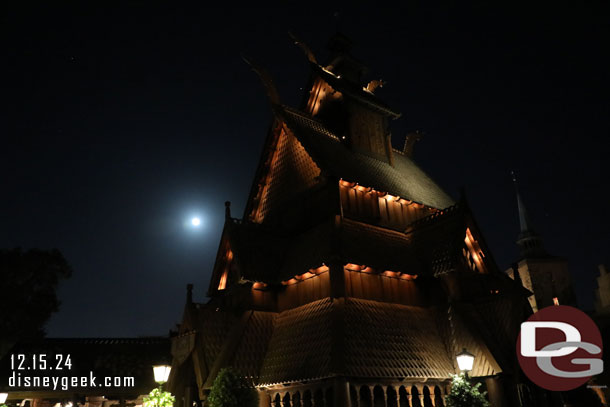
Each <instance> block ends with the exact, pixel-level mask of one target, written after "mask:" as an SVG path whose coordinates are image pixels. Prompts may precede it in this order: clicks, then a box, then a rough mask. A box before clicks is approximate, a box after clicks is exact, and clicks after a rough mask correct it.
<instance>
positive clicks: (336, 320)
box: [200, 298, 500, 386]
mask: <svg viewBox="0 0 610 407" xmlns="http://www.w3.org/2000/svg"><path fill="white" fill-rule="evenodd" d="M204 313H205V312H204ZM217 313H219V314H222V313H223V311H220V312H217ZM206 315H207V313H206ZM452 323H453V328H450V323H449V321H448V316H447V311H446V310H445V309H440V308H424V307H415V306H407V305H400V304H391V303H382V302H377V301H371V300H364V299H357V298H346V299H334V300H333V299H331V298H325V299H321V300H318V301H314V302H311V303H309V304H306V305H302V306H300V307H297V308H293V309H290V310H286V311H283V312H280V313H268V312H259V311H254V312H252V314H251V316H250V317H249V318H248V321H247V326H246V328H245V330H244V331H243V332H244V333H243V335H242V336H241V339H240V341H239V343H238V344H237V345H236V346H235V349H234V350H230V349H224V348H221V349H219V348H217V347H216V346H215V345H214V344H215V343H219V341H222V339H223V336H222V335H221V334H220V332H209V331H208V332H206V328H205V327H201V330H200V332H201V333H202V334H203V335H204V339H205V340H204V341H203V346H204V347H206V348H207V347H212V348H213V349H205V350H204V353H206V354H209V355H214V356H218V355H219V354H222V353H229V354H231V355H233V356H232V357H230V358H229V359H227V360H226V361H225V366H232V367H234V368H235V369H236V370H237V371H239V372H240V373H241V374H242V375H244V376H245V377H248V378H249V379H250V380H252V381H253V382H254V383H256V384H258V385H261V386H263V385H264V386H267V385H274V384H286V383H291V382H300V381H306V380H314V379H320V378H325V377H331V376H335V375H346V376H349V377H355V378H388V379H404V378H412V379H423V378H438V379H446V378H448V377H449V375H450V374H454V373H455V371H456V368H455V366H454V364H453V359H454V357H455V353H456V352H457V350H456V348H457V347H460V346H466V347H468V349H469V350H470V351H471V352H473V353H474V354H475V355H477V361H476V364H475V367H474V369H473V371H472V374H473V375H474V376H488V375H493V374H497V373H499V372H500V369H499V368H498V364H497V362H496V361H495V359H494V357H493V356H492V354H491V352H490V351H489V349H487V347H486V345H485V344H484V343H483V341H481V340H476V339H475V338H476V335H473V334H472V332H471V331H470V330H469V328H468V327H466V325H464V323H463V322H462V320H461V319H460V318H458V317H457V314H454V317H453V321H452ZM210 336H214V337H215V339H214V340H211V341H210V340H209V339H212V338H210ZM452 338H453V339H452ZM452 340H453V341H454V342H452ZM227 343H228V342H227V341H225V342H224V343H223V346H230V345H226V344H227ZM210 362H211V363H214V361H213V360H212V361H210Z"/></svg>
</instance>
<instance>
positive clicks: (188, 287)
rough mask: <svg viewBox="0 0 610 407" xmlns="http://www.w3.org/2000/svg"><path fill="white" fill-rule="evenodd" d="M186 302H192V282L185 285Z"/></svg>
mask: <svg viewBox="0 0 610 407" xmlns="http://www.w3.org/2000/svg"><path fill="white" fill-rule="evenodd" d="M186 303H187V304H192V303H193V284H187V285H186Z"/></svg>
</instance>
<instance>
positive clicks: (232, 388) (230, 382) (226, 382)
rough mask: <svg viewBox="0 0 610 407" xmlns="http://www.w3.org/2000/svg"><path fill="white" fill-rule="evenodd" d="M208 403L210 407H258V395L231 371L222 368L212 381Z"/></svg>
mask: <svg viewBox="0 0 610 407" xmlns="http://www.w3.org/2000/svg"><path fill="white" fill-rule="evenodd" d="M208 403H209V405H210V406H211V407H258V393H257V392H256V390H255V389H254V388H253V387H252V386H251V385H250V384H249V383H248V382H247V381H246V380H244V379H243V378H242V377H240V376H239V375H238V374H237V373H236V372H235V371H234V370H233V369H229V368H224V369H222V370H221V371H220V372H219V373H218V376H216V379H215V380H214V384H213V385H212V389H211V390H210V395H209V396H208Z"/></svg>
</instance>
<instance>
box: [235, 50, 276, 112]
mask: <svg viewBox="0 0 610 407" xmlns="http://www.w3.org/2000/svg"><path fill="white" fill-rule="evenodd" d="M241 57H242V59H243V60H244V61H245V62H246V63H247V64H248V65H250V68H252V70H253V71H254V72H255V73H256V74H257V75H258V77H259V79H260V80H261V82H262V83H263V86H264V87H265V91H266V93H267V97H268V98H269V101H270V102H271V104H272V105H279V104H280V94H279V93H278V91H277V88H276V87H275V84H274V83H273V79H272V78H271V75H270V74H269V72H267V70H266V69H265V68H263V67H261V66H260V65H258V64H257V63H256V62H254V61H253V60H252V59H251V58H247V57H246V56H244V55H242V56H241Z"/></svg>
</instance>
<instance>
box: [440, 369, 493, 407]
mask: <svg viewBox="0 0 610 407" xmlns="http://www.w3.org/2000/svg"><path fill="white" fill-rule="evenodd" d="M479 387H481V383H476V384H472V382H471V381H470V379H469V378H468V376H466V375H465V374H460V375H455V376H453V383H452V384H451V392H450V393H449V395H447V396H446V398H445V402H446V404H447V407H489V406H490V404H489V402H488V401H487V399H486V398H485V394H486V393H487V392H481V391H480V390H479Z"/></svg>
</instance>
